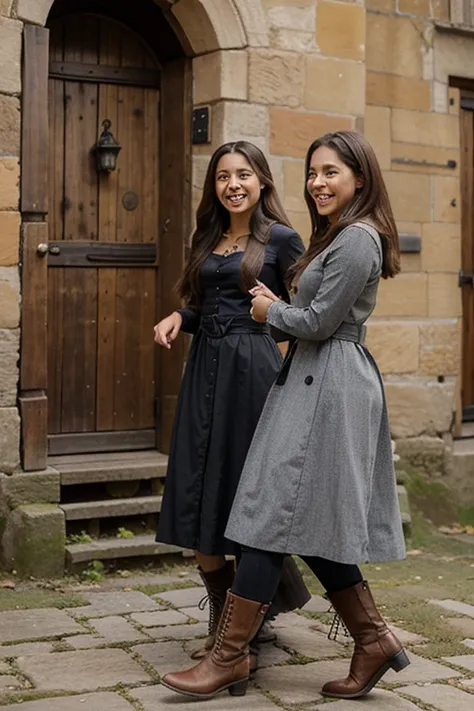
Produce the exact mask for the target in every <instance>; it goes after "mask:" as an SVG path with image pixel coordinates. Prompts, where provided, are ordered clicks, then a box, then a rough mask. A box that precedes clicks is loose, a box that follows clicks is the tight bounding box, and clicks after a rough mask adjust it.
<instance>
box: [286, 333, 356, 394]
mask: <svg viewBox="0 0 474 711" xmlns="http://www.w3.org/2000/svg"><path fill="white" fill-rule="evenodd" d="M366 333H367V328H366V327H365V326H359V325H358V324H356V323H341V325H340V326H339V328H338V329H337V331H335V332H334V333H333V334H332V336H329V338H328V339H327V340H328V341H330V340H331V339H332V338H335V339H336V340H339V341H351V342H352V343H360V345H361V346H363V345H364V343H365V336H366ZM298 343H299V341H298V340H295V341H293V343H291V345H290V347H289V348H288V351H287V353H286V356H285V360H284V361H283V364H282V366H281V368H280V372H279V373H278V375H277V379H276V381H275V383H276V385H284V384H285V383H286V379H287V377H288V372H289V370H290V366H291V362H292V360H293V358H294V356H295V353H296V349H297V348H298ZM320 343H324V341H320Z"/></svg>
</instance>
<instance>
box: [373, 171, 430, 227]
mask: <svg viewBox="0 0 474 711" xmlns="http://www.w3.org/2000/svg"><path fill="white" fill-rule="evenodd" d="M384 178H385V184H386V186H387V190H388V194H389V197H390V202H391V203H392V209H393V214H394V215H395V219H396V220H406V221H409V222H429V221H430V218H431V183H430V177H429V176H428V175H421V174H420V175H414V174H413V173H404V172H403V173H402V172H401V171H399V172H398V171H397V172H385V173H384Z"/></svg>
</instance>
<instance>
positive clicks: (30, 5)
mask: <svg viewBox="0 0 474 711" xmlns="http://www.w3.org/2000/svg"><path fill="white" fill-rule="evenodd" d="M51 5H52V3H51V0H18V2H17V15H18V17H19V18H20V20H25V21H26V22H31V23H32V24H34V25H44V24H45V23H46V20H47V18H48V13H49V11H50V9H51Z"/></svg>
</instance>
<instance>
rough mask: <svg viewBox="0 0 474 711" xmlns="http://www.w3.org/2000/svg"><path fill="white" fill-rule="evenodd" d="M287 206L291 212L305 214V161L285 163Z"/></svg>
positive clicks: (287, 161)
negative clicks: (303, 202)
mask: <svg viewBox="0 0 474 711" xmlns="http://www.w3.org/2000/svg"><path fill="white" fill-rule="evenodd" d="M283 175H284V195H285V206H286V208H287V209H288V210H290V211H296V212H305V210H306V204H304V205H303V206H302V201H303V191H304V185H305V174H304V161H302V160H285V161H283Z"/></svg>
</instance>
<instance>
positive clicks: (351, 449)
mask: <svg viewBox="0 0 474 711" xmlns="http://www.w3.org/2000/svg"><path fill="white" fill-rule="evenodd" d="M381 266H382V246H381V241H380V237H379V235H378V234H377V232H376V231H375V229H374V228H373V227H372V226H370V225H367V224H365V223H362V222H359V223H356V224H354V225H351V226H349V227H347V228H345V229H344V230H343V231H342V232H341V233H340V234H339V235H338V236H337V237H336V238H335V240H334V241H333V242H332V243H331V244H330V245H329V247H327V248H326V250H324V252H322V253H321V254H320V255H318V256H317V257H316V258H315V259H314V260H313V261H312V262H311V264H309V266H308V267H307V268H306V269H305V271H304V272H303V274H302V275H301V277H300V280H299V283H298V290H297V293H296V295H295V296H294V297H293V298H292V303H291V304H285V303H282V302H275V303H273V304H272V305H271V306H270V308H269V310H268V316H267V320H268V322H269V323H270V324H271V325H272V326H275V327H276V328H278V329H280V330H282V331H285V332H286V333H288V334H290V335H292V336H295V337H296V338H297V339H298V340H297V342H296V349H294V351H293V355H292V357H289V358H288V357H287V360H286V363H285V364H284V366H283V368H282V371H281V373H280V375H279V377H278V378H277V381H276V382H275V384H274V385H273V387H272V389H271V391H270V393H269V396H268V399H267V401H266V404H265V407H264V409H263V412H262V415H261V417H260V420H259V423H258V426H257V429H256V431H255V435H254V438H253V441H252V444H251V446H250V449H249V452H248V455H247V459H246V462H245V466H244V469H243V472H242V476H241V478H240V484H239V487H238V489H237V494H236V496H235V499H234V504H233V508H232V511H231V515H230V518H229V522H228V525H227V530H226V533H225V535H226V537H228V538H230V539H231V540H233V541H236V542H238V543H240V544H243V545H247V546H251V547H252V548H258V549H260V550H267V551H275V552H280V553H293V554H299V555H307V556H320V557H322V558H326V559H329V560H333V561H337V562H340V563H363V562H367V561H373V562H378V561H388V560H399V559H402V558H404V557H405V545H404V539H403V532H402V525H401V516H400V510H399V506H398V497H397V488H396V478H395V473H394V469H393V461H392V450H391V442H390V430H389V424H388V417H387V409H386V404H385V396H384V390H383V384H382V379H381V376H380V373H379V371H378V368H377V365H376V363H375V361H374V359H373V357H372V356H371V355H370V353H369V351H368V350H367V349H366V348H365V347H364V345H363V337H364V333H365V327H364V322H365V321H366V319H367V318H368V317H369V315H370V314H371V312H372V311H373V309H374V306H375V299H376V294H377V287H378V283H379V279H380V275H381Z"/></svg>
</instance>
